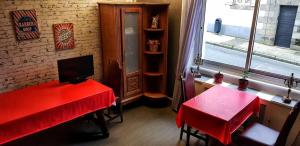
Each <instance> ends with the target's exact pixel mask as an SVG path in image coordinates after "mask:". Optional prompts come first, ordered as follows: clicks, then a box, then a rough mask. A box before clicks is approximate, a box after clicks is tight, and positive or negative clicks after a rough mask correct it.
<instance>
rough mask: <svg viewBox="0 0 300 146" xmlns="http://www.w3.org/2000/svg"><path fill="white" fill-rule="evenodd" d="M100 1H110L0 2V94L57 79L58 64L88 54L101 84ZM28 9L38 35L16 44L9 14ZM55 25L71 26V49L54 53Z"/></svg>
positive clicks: (19, 0)
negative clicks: (36, 37)
mask: <svg viewBox="0 0 300 146" xmlns="http://www.w3.org/2000/svg"><path fill="white" fill-rule="evenodd" d="M100 1H109V0H5V1H4V0H1V1H0V93H1V92H5V91H10V90H14V89H18V88H22V87H25V86H29V85H35V84H38V83H42V82H46V81H50V80H53V79H58V72H57V60H59V59H64V58H71V57H77V56H82V55H87V54H93V56H94V69H95V75H94V76H93V78H94V79H96V80H100V78H101V74H102V70H101V54H100V53H101V51H100V43H99V42H100V41H99V39H100V38H99V36H100V32H99V19H98V6H97V2H100ZM115 1H117V0H115ZM119 1H120V0H119ZM123 1H126V0H123ZM127 1H130V0H127ZM28 9H35V10H36V13H37V19H38V25H39V30H40V33H41V35H40V38H39V39H35V40H27V41H21V42H18V41H16V37H15V32H14V31H15V30H14V27H13V23H12V18H11V16H10V12H11V11H14V10H28ZM57 23H73V24H74V35H75V46H76V47H75V48H74V49H71V50H64V51H56V50H55V47H54V38H53V29H52V25H53V24H57Z"/></svg>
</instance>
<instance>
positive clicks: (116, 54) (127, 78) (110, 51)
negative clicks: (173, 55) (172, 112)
mask: <svg viewBox="0 0 300 146" xmlns="http://www.w3.org/2000/svg"><path fill="white" fill-rule="evenodd" d="M167 8H168V4H165V3H163V4H162V3H155V4H154V3H151V4H150V3H99V13H100V15H99V17H100V34H101V49H102V59H103V60H102V64H103V79H104V82H109V79H110V77H109V76H110V75H111V74H112V73H110V71H111V70H110V69H109V67H110V64H111V63H112V62H113V61H117V62H118V63H119V65H120V68H122V74H123V76H122V89H123V90H122V98H123V99H122V101H123V103H128V102H131V101H133V100H135V99H138V98H139V97H142V96H143V95H145V96H147V97H153V95H155V97H158V96H159V97H160V98H162V97H165V96H166V95H165V92H166V91H165V90H166V63H167V42H168V41H167V34H168V33H167ZM154 15H155V16H156V15H158V16H159V23H158V28H157V29H152V28H151V27H150V25H151V22H152V17H153V16H154ZM153 39H155V40H159V43H160V45H159V48H158V50H157V51H153V50H151V51H150V50H149V45H148V44H147V42H148V41H149V40H153Z"/></svg>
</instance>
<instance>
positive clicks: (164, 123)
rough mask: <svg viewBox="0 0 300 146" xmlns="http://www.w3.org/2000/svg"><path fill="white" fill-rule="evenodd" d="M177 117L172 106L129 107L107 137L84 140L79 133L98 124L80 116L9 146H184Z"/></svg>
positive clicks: (193, 143) (198, 144) (194, 141)
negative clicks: (177, 124) (122, 120)
mask: <svg viewBox="0 0 300 146" xmlns="http://www.w3.org/2000/svg"><path fill="white" fill-rule="evenodd" d="M175 118H176V113H175V112H173V111H172V109H171V108H170V107H149V106H145V105H143V104H142V105H140V104H139V105H138V106H136V105H135V106H132V107H129V108H127V109H126V110H125V112H124V122H123V123H110V124H109V125H108V126H109V131H110V137H109V138H107V139H90V140H85V141H83V140H80V137H79V136H78V134H76V133H78V132H79V131H81V133H82V131H83V130H85V131H92V130H94V129H95V125H93V123H92V122H89V121H86V120H82V119H78V120H75V121H72V122H69V123H66V124H63V125H60V126H56V127H54V128H51V129H48V130H45V131H43V132H40V133H37V134H34V135H31V136H27V137H25V138H22V139H20V140H18V141H15V142H12V143H9V144H7V145H5V146H100V145H101V146H184V145H185V135H184V138H183V140H181V141H180V140H179V132H180V129H178V128H177V127H176V124H175ZM116 120H117V119H116ZM78 127H81V128H78ZM96 129H97V128H96ZM190 145H191V146H193V145H197V146H201V145H203V143H202V141H199V140H197V139H196V138H193V137H191V142H190Z"/></svg>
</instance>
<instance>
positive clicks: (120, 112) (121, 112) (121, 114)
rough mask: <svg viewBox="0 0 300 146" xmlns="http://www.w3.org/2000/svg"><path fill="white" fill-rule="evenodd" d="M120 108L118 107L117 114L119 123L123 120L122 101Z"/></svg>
mask: <svg viewBox="0 0 300 146" xmlns="http://www.w3.org/2000/svg"><path fill="white" fill-rule="evenodd" d="M119 106H120V108H119V114H120V119H121V123H122V122H123V106H122V103H121V102H120V105H119Z"/></svg>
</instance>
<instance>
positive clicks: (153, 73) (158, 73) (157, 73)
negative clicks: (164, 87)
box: [144, 72, 163, 76]
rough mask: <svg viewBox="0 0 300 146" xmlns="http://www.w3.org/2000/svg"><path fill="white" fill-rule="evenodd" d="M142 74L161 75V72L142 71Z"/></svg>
mask: <svg viewBox="0 0 300 146" xmlns="http://www.w3.org/2000/svg"><path fill="white" fill-rule="evenodd" d="M144 75H147V76H162V75H163V73H160V72H144Z"/></svg>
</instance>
